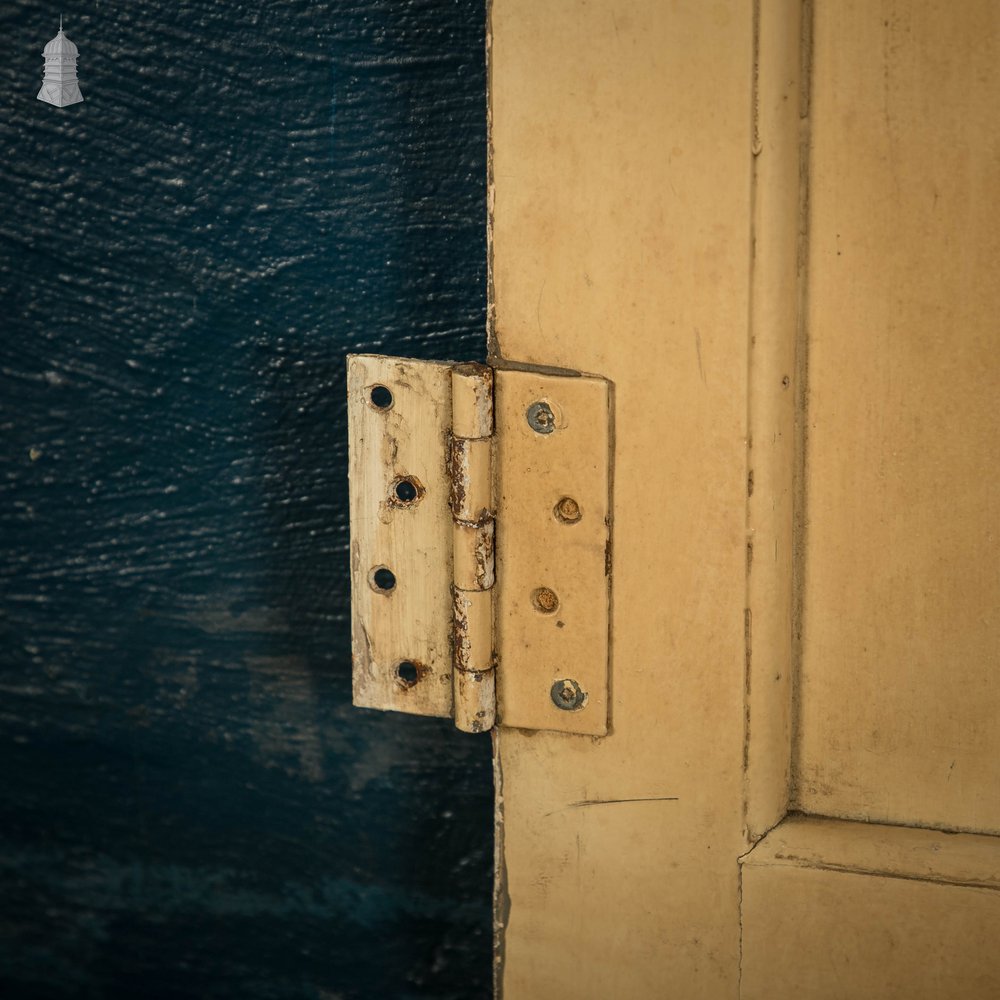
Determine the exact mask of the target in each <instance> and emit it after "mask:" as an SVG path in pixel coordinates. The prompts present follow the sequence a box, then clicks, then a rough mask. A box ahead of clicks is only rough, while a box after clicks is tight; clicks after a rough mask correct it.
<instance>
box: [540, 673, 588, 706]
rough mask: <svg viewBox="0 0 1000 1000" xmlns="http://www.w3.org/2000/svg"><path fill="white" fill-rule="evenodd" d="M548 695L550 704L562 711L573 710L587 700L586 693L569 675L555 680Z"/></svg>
mask: <svg viewBox="0 0 1000 1000" xmlns="http://www.w3.org/2000/svg"><path fill="white" fill-rule="evenodd" d="M549 695H550V696H551V698H552V704H553V705H555V706H556V708H561V709H562V710H563V711H564V712H572V711H575V710H576V709H578V708H580V706H581V705H583V703H584V702H585V701H586V700H587V695H586V693H585V692H584V690H583V688H581V687H580V685H579V684H577V682H576V681H574V680H573V679H572V678H569V677H566V678H564V679H563V680H560V681H556V682H555V684H553V685H552V690H551V691H550V692H549Z"/></svg>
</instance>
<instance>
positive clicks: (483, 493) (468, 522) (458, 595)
mask: <svg viewBox="0 0 1000 1000" xmlns="http://www.w3.org/2000/svg"><path fill="white" fill-rule="evenodd" d="M451 402H452V428H451V429H452V438H451V455H450V461H449V463H448V464H449V471H450V474H451V512H452V518H453V521H454V527H453V532H452V537H453V546H452V550H453V560H452V562H453V579H454V587H453V594H454V602H453V611H452V682H453V695H454V709H455V710H454V715H455V725H456V726H457V727H458V728H459V729H462V730H464V731H466V732H473V733H476V732H483V731H485V730H487V729H491V728H492V727H493V724H494V721H495V718H496V707H495V706H496V680H495V656H494V653H493V592H492V588H493V584H494V582H495V580H496V572H495V560H494V544H493V540H494V523H495V515H494V511H493V483H492V440H491V436H492V433H493V371H492V369H490V368H488V367H487V366H485V365H475V364H469V365H458V366H456V367H455V368H453V369H452V372H451Z"/></svg>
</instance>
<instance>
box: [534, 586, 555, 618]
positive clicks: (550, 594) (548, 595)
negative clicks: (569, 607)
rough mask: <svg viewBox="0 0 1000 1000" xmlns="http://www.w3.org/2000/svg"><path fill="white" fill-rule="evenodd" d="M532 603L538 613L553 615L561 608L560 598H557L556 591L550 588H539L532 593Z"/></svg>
mask: <svg viewBox="0 0 1000 1000" xmlns="http://www.w3.org/2000/svg"><path fill="white" fill-rule="evenodd" d="M531 603H532V604H534V606H535V610H536V611H541V612H542V613H543V614H546V615H551V614H552V613H553V612H554V611H555V610H556V609H557V608H558V607H559V598H558V597H556V592H555V591H554V590H551V589H550V588H548V587H539V588H538V589H537V590H535V591H532V594H531Z"/></svg>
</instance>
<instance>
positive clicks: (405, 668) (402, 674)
mask: <svg viewBox="0 0 1000 1000" xmlns="http://www.w3.org/2000/svg"><path fill="white" fill-rule="evenodd" d="M396 676H397V677H398V678H399V679H400V680H401V681H402V682H403V684H404V685H406V687H408V688H411V687H413V685H414V684H416V683H417V681H419V680H420V667H418V666H417V665H416V664H415V663H414V662H413V661H412V660H403V661H402V662H400V663H397V664H396Z"/></svg>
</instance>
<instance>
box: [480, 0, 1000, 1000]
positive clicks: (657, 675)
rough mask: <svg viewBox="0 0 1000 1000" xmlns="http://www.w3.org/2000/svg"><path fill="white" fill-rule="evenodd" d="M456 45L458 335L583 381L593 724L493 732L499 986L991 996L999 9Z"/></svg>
mask: <svg viewBox="0 0 1000 1000" xmlns="http://www.w3.org/2000/svg"><path fill="white" fill-rule="evenodd" d="M490 45H491V49H490V68H491V90H490V112H491V130H492V132H491V136H492V161H491V162H492V184H491V240H492V242H491V248H492V251H491V254H492V283H491V284H492V295H493V300H492V309H491V318H492V330H491V352H492V354H493V356H494V357H495V358H497V359H509V360H513V361H518V362H527V363H534V364H539V365H555V366H559V367H564V368H574V369H579V370H582V371H585V372H591V373H595V374H600V375H603V376H606V377H607V378H609V379H610V380H611V381H612V382H613V383H614V400H615V404H614V405H615V438H614V477H615V478H614V502H613V529H612V530H613V565H612V577H613V599H612V655H611V663H610V699H609V702H610V709H609V718H610V731H609V734H608V735H607V736H606V737H602V738H592V737H583V736H573V735H567V734H555V733H545V732H532V731H524V730H518V729H510V728H501V729H499V730H498V733H497V741H496V763H497V776H498V792H497V804H498V808H497V813H498V884H497V910H496V912H497V925H498V927H497V945H498V947H497V960H498V961H497V968H498V974H497V982H498V988H499V990H500V991H502V994H503V995H504V996H505V997H507V998H508V1000H518V998H522V997H540V998H541V997H545V998H554V997H569V998H591V997H593V998H619V997H620V998H645V997H678V998H682V1000H689V998H691V1000H693V998H712V1000H715V998H736V997H742V998H754V1000H758V998H759V1000H764V998H767V1000H782V998H786V997H787V998H792V997H794V998H796V1000H801V998H824V1000H826V998H830V1000H833V998H837V1000H843V998H854V997H859V998H882V997H893V998H896V997H898V998H904V997H905V998H927V1000H930V998H950V997H956V998H957V997H962V998H992V997H1000V947H998V944H1000V891H998V890H1000V683H998V680H997V671H998V660H1000V657H998V647H1000V642H998V639H1000V613H998V605H1000V552H998V532H1000V524H998V515H1000V491H998V488H997V470H998V467H1000V435H998V419H997V407H998V403H1000V360H998V349H1000V266H998V265H1000V114H998V110H1000V5H997V4H995V3H993V2H992V0H963V2H947V0H911V2H903V0H898V2H893V0H814V2H813V3H805V4H802V3H799V2H793V0H773V2H772V0H764V2H752V0H719V2H706V0H656V2H652V0H648V2H644V3H628V2H622V3H614V2H611V0H546V2H544V3H542V2H538V0H494V3H493V5H492V11H491V24H490ZM500 572H502V567H500ZM498 627H500V628H503V627H505V623H503V622H499V623H498ZM506 627H512V626H511V625H509V624H508V625H507V626H506ZM502 667H503V665H502V664H501V665H500V670H501V681H500V684H501V699H500V706H499V708H500V712H501V716H502V712H503V701H502V688H503V680H502Z"/></svg>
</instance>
